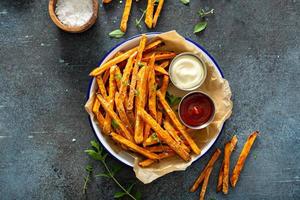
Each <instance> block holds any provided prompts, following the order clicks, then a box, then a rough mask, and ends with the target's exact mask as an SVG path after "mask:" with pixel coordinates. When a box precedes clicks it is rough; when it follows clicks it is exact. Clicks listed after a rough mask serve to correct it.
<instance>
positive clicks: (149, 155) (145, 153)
mask: <svg viewBox="0 0 300 200" xmlns="http://www.w3.org/2000/svg"><path fill="white" fill-rule="evenodd" d="M111 136H112V137H113V138H114V140H116V141H118V142H120V143H121V144H123V145H125V146H126V147H128V148H130V149H131V150H133V151H135V152H137V153H139V154H141V155H143V156H145V157H147V158H150V159H159V156H158V155H156V154H155V153H151V152H150V151H148V150H146V149H143V148H142V147H140V146H138V145H136V144H134V143H133V142H131V141H130V140H127V139H126V138H124V137H122V136H121V135H118V134H116V133H114V132H112V133H111Z"/></svg>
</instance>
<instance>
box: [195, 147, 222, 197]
mask: <svg viewBox="0 0 300 200" xmlns="http://www.w3.org/2000/svg"><path fill="white" fill-rule="evenodd" d="M220 154H221V150H220V149H216V151H215V152H214V154H213V156H212V157H211V159H210V160H209V162H208V163H207V165H206V167H205V168H204V169H203V170H202V172H201V173H200V175H199V176H198V178H197V179H196V180H195V183H194V185H193V186H192V187H191V189H190V192H195V191H196V190H197V188H198V187H199V185H200V184H201V183H202V181H203V180H204V178H205V176H206V173H207V170H208V169H209V168H213V166H214V164H215V162H216V161H217V160H218V158H219V156H220Z"/></svg>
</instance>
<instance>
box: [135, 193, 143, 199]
mask: <svg viewBox="0 0 300 200" xmlns="http://www.w3.org/2000/svg"><path fill="white" fill-rule="evenodd" d="M134 198H136V200H141V199H142V193H141V192H140V191H137V192H136V193H135V195H134Z"/></svg>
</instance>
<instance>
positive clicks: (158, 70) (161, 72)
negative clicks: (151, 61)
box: [155, 66, 169, 76]
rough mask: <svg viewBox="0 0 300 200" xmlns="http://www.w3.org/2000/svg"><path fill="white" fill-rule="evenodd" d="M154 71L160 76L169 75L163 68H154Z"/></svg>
mask: <svg viewBox="0 0 300 200" xmlns="http://www.w3.org/2000/svg"><path fill="white" fill-rule="evenodd" d="M155 71H156V72H158V73H160V74H163V75H167V76H169V73H168V72H167V71H166V70H165V69H164V68H162V67H160V66H158V67H155Z"/></svg>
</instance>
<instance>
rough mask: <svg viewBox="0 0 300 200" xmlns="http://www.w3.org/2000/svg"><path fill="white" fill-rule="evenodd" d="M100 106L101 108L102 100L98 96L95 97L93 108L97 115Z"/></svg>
mask: <svg viewBox="0 0 300 200" xmlns="http://www.w3.org/2000/svg"><path fill="white" fill-rule="evenodd" d="M99 108H100V102H99V100H98V99H97V98H95V101H94V105H93V108H92V111H93V113H94V114H95V115H96V114H97V113H98V111H99Z"/></svg>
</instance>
